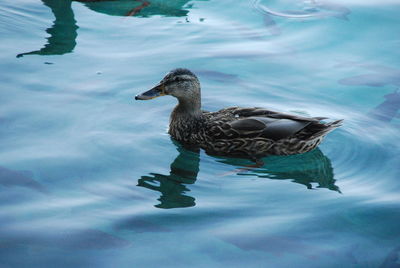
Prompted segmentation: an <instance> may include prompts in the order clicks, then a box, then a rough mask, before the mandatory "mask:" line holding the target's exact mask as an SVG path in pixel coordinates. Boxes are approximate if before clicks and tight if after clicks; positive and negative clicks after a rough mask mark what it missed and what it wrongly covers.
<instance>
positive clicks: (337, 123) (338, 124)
mask: <svg viewBox="0 0 400 268" xmlns="http://www.w3.org/2000/svg"><path fill="white" fill-rule="evenodd" d="M342 123H343V119H340V120H336V121H333V122H329V123H326V124H323V128H322V129H321V130H320V131H318V132H316V133H314V134H313V135H312V138H318V137H321V136H325V135H326V134H328V133H329V132H331V131H332V130H334V129H336V128H338V127H341V126H342Z"/></svg>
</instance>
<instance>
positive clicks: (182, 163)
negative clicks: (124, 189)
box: [137, 145, 200, 208]
mask: <svg viewBox="0 0 400 268" xmlns="http://www.w3.org/2000/svg"><path fill="white" fill-rule="evenodd" d="M177 150H178V152H179V155H178V156H177V157H176V158H175V160H174V162H172V163H171V170H170V172H169V175H163V174H157V173H150V175H151V176H142V177H141V178H140V179H139V180H138V185H137V186H141V187H146V188H148V189H150V190H154V191H158V192H160V193H161V196H160V198H159V199H158V200H159V201H160V204H158V205H155V207H158V208H178V207H192V206H194V205H196V203H195V198H194V197H191V196H189V195H186V192H189V191H190V190H189V189H188V188H187V187H186V184H193V183H195V181H196V179H197V174H198V173H199V163H200V156H199V154H198V152H193V151H189V150H185V149H184V148H183V147H182V146H179V145H178V146H177Z"/></svg>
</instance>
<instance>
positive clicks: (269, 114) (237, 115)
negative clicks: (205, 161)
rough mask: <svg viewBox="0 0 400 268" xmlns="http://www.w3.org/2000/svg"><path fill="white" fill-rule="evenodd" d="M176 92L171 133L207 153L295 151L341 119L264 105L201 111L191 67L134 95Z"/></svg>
mask: <svg viewBox="0 0 400 268" xmlns="http://www.w3.org/2000/svg"><path fill="white" fill-rule="evenodd" d="M160 95H172V96H174V97H176V98H177V99H178V101H179V103H178V105H177V106H176V107H175V109H174V110H173V112H172V113H171V118H170V125H169V134H170V135H171V136H172V137H173V138H174V139H176V140H177V141H179V142H181V143H184V144H188V145H192V146H193V145H194V146H198V147H200V148H202V149H204V150H205V151H206V152H207V153H209V154H215V155H226V156H234V157H245V158H250V159H253V160H257V159H259V158H261V157H263V156H267V155H291V154H300V153H305V152H308V151H311V150H312V149H314V148H316V147H317V146H318V145H319V144H320V143H321V141H322V139H323V138H324V136H325V135H326V134H328V133H329V132H330V131H332V130H334V129H335V128H337V127H339V126H340V125H341V122H342V120H337V121H334V122H331V123H322V122H321V120H322V119H324V118H321V117H303V116H298V115H291V114H285V113H280V112H275V111H270V110H267V109H263V108H258V107H255V108H241V107H230V108H226V109H222V110H220V111H217V112H206V111H201V110H200V107H201V100H200V83H199V81H198V79H197V77H196V76H195V75H194V74H193V73H192V72H190V71H189V70H187V69H175V70H172V71H171V72H170V73H168V74H167V75H166V76H165V77H164V78H163V80H161V82H160V83H159V84H158V85H157V86H155V87H154V88H153V89H151V90H149V91H147V92H145V93H143V94H141V95H138V96H136V99H151V98H154V97H157V96H160Z"/></svg>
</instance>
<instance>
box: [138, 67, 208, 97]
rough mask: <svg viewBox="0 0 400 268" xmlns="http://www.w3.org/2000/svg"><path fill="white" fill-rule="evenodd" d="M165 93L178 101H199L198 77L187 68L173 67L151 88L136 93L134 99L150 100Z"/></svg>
mask: <svg viewBox="0 0 400 268" xmlns="http://www.w3.org/2000/svg"><path fill="white" fill-rule="evenodd" d="M165 95H171V96H174V97H175V98H177V99H178V100H179V102H193V101H195V102H200V82H199V79H197V76H196V75H195V74H194V73H192V72H191V71H190V70H188V69H184V68H178V69H174V70H172V71H170V72H169V73H168V74H167V75H166V76H165V77H164V78H163V79H162V80H161V81H160V82H159V83H158V84H157V85H156V86H154V87H153V88H152V89H150V90H148V91H145V92H143V93H142V94H139V95H136V96H135V99H136V100H150V99H154V98H157V97H160V96H165Z"/></svg>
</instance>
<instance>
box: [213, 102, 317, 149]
mask: <svg viewBox="0 0 400 268" xmlns="http://www.w3.org/2000/svg"><path fill="white" fill-rule="evenodd" d="M214 115H215V120H212V121H211V122H212V123H211V126H210V128H209V131H210V134H211V135H212V136H213V137H214V138H216V139H233V138H256V137H262V138H265V139H269V140H274V141H276V140H280V139H286V138H289V137H291V136H293V135H295V134H296V133H299V132H301V131H302V130H304V129H306V128H307V127H309V126H310V127H312V128H314V126H312V125H315V126H317V125H320V126H321V127H322V126H323V125H324V124H322V123H319V121H320V120H321V119H323V118H321V117H303V116H297V115H291V114H284V113H279V112H274V111H270V110H267V109H262V108H237V107H234V108H228V109H224V110H221V111H219V112H216V113H215V114H214Z"/></svg>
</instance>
